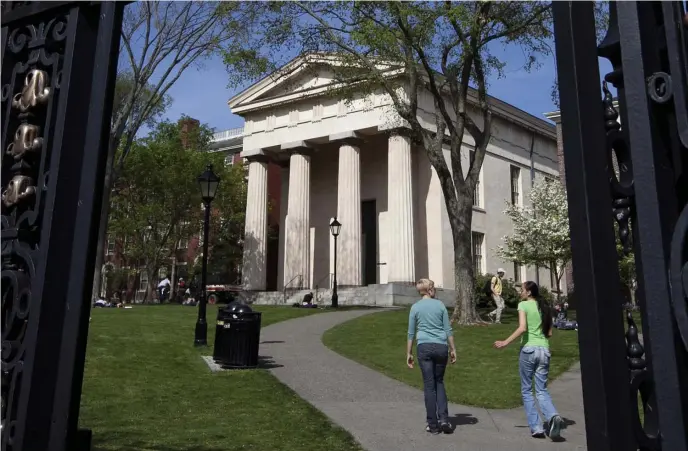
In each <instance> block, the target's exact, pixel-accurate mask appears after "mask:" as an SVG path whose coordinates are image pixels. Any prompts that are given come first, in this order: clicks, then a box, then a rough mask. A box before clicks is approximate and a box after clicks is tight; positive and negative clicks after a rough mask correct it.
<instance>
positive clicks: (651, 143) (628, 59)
mask: <svg viewBox="0 0 688 451" xmlns="http://www.w3.org/2000/svg"><path fill="white" fill-rule="evenodd" d="M615 7H616V9H617V12H618V30H619V40H620V43H621V46H620V47H621V70H622V77H623V85H624V94H625V96H624V99H620V101H622V102H624V104H625V106H626V110H627V121H628V123H627V126H626V127H625V129H626V130H627V133H628V143H629V148H630V156H631V161H632V165H633V183H634V197H633V201H634V203H633V210H634V215H633V226H634V231H635V236H636V240H635V241H636V242H635V243H634V244H635V251H636V254H635V255H636V260H639V261H640V262H641V263H642V270H641V272H640V273H639V275H638V276H639V278H640V279H641V280H642V284H641V285H640V286H641V287H642V289H641V292H640V299H641V301H642V318H643V332H644V348H645V351H646V356H647V360H648V362H649V363H650V365H649V371H648V374H647V375H646V377H645V379H647V380H648V382H651V385H650V387H648V391H647V393H648V394H649V395H651V398H648V399H647V400H646V402H645V404H648V403H651V404H652V405H651V407H652V409H653V412H652V413H651V415H652V417H653V418H652V420H653V422H654V423H656V425H657V426H659V431H648V433H647V434H646V433H645V431H642V430H640V429H638V432H640V433H641V434H640V437H639V439H640V444H641V445H648V447H652V448H655V449H657V447H658V446H659V447H661V449H665V450H672V451H673V450H676V451H679V450H680V451H688V366H686V365H688V359H686V352H687V349H686V348H685V347H684V343H683V342H682V341H681V336H680V330H679V329H678V325H677V323H676V319H675V316H674V312H673V309H672V299H671V287H670V284H669V278H670V268H669V259H670V254H671V252H672V249H671V242H672V235H673V234H674V230H675V227H676V224H677V220H678V216H679V213H680V211H681V209H685V208H686V196H688V183H687V180H686V176H687V175H688V173H687V171H688V168H686V167H685V165H687V164H688V142H683V143H682V142H681V140H680V137H679V134H680V133H684V136H685V133H688V122H686V121H685V114H686V112H687V110H686V109H685V105H686V104H685V102H686V100H687V99H688V97H687V94H688V86H686V73H688V65H686V63H687V61H686V56H687V55H686V53H685V52H686V50H688V45H687V44H688V42H686V40H685V38H686V36H688V32H687V31H686V27H685V25H683V24H682V19H683V16H684V14H685V11H682V8H681V3H679V2H663V3H660V2H638V3H636V2H621V3H619V4H617V5H615ZM667 32H669V33H673V37H674V38H673V39H672V38H671V35H668V34H667ZM677 33H678V34H679V35H682V37H683V39H677V38H678V36H677ZM681 41H682V42H681ZM672 44H673V45H674V49H673V51H672V52H670V51H669V49H668V46H669V45H672ZM681 47H682V48H681ZM676 62H677V63H678V64H677V65H674V66H673V67H671V66H672V65H673V63H676ZM677 101H678V102H683V109H682V110H681V109H679V108H677V106H678V105H677ZM677 113H678V114H683V117H684V122H683V123H682V124H680V125H681V126H682V128H683V130H680V128H679V127H678V126H679V123H678V122H677ZM676 232H677V233H679V234H683V235H684V236H685V234H686V230H676ZM677 251H678V252H684V250H683V249H679V250H677ZM684 258H685V256H684ZM683 262H684V263H685V262H686V260H685V259H684V260H683ZM681 271H685V273H684V277H686V276H688V268H685V269H683V268H682V269H681ZM684 281H685V282H688V278H686V279H684ZM686 288H688V287H686ZM674 302H675V303H676V302H678V303H680V304H681V305H682V306H683V309H684V311H685V306H686V297H685V295H684V296H683V297H682V299H674ZM684 333H688V330H685V331H684ZM686 338H688V335H686ZM639 388H640V387H639ZM646 429H647V428H646ZM657 432H659V442H658V443H657V440H654V439H655V438H656V435H655V434H656V433H657ZM648 439H649V440H648Z"/></svg>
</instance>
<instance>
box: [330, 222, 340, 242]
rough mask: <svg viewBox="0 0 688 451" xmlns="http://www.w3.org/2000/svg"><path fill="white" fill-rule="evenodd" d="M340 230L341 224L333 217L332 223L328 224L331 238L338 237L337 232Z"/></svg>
mask: <svg viewBox="0 0 688 451" xmlns="http://www.w3.org/2000/svg"><path fill="white" fill-rule="evenodd" d="M341 228H342V224H341V223H340V222H339V221H337V218H336V217H335V218H334V219H332V222H331V223H330V232H331V233H332V236H334V237H338V236H339V230H340V229H341Z"/></svg>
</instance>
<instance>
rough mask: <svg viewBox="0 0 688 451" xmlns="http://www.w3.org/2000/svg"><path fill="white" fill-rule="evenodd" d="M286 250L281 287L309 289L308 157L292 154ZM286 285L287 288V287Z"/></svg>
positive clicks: (309, 162)
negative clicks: (282, 285) (282, 284)
mask: <svg viewBox="0 0 688 451" xmlns="http://www.w3.org/2000/svg"><path fill="white" fill-rule="evenodd" d="M287 203H288V206H287V215H288V219H287V221H286V222H287V224H286V226H287V230H286V233H287V235H286V242H287V247H286V249H285V250H284V256H285V258H284V260H285V268H284V284H285V287H287V288H292V287H297V286H299V280H301V285H302V287H303V288H309V285H310V274H311V271H310V263H311V257H310V241H311V240H310V225H311V219H310V218H311V214H310V210H311V157H310V156H309V155H307V154H305V153H301V152H298V151H296V152H294V153H292V155H291V157H290V159H289V195H288V200H287ZM287 284H289V285H288V286H287Z"/></svg>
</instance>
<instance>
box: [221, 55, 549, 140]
mask: <svg viewBox="0 0 688 451" xmlns="http://www.w3.org/2000/svg"><path fill="white" fill-rule="evenodd" d="M341 64H342V60H341V58H339V57H338V56H337V55H334V54H308V55H303V56H300V57H297V58H295V59H293V60H292V61H290V62H289V63H287V64H286V65H285V66H283V67H282V68H281V69H280V70H278V71H276V72H275V73H273V74H271V75H268V76H267V77H265V78H263V79H261V80H259V81H258V82H256V83H254V84H253V85H251V86H249V87H248V88H247V89H245V90H244V91H242V92H241V93H239V94H237V95H235V96H234V97H232V98H231V99H229V101H228V102H227V103H228V105H229V107H230V109H231V110H232V113H234V114H241V113H247V112H249V111H258V110H263V109H267V108H270V107H275V106H278V105H283V104H288V103H291V102H294V101H300V100H305V99H308V98H312V97H318V96H324V95H326V93H327V91H329V90H336V89H341V88H342V87H343V84H342V82H337V81H335V82H330V83H327V84H324V85H320V86H314V87H309V88H305V89H299V90H295V91H292V92H289V93H285V94H283V95H277V96H272V97H268V98H263V99H260V100H257V99H258V98H259V97H260V96H261V95H262V94H265V93H266V92H268V91H270V90H271V89H273V88H275V87H277V86H278V85H280V84H282V83H284V82H285V81H286V80H287V79H289V78H291V77H294V76H295V75H297V74H299V73H301V72H303V71H304V70H305V69H306V68H307V67H308V66H309V65H332V66H339V65H341ZM380 69H381V70H383V71H384V72H385V76H386V77H388V78H395V77H400V76H403V74H404V72H403V69H399V68H397V67H394V66H392V65H390V64H382V63H381V64H380ZM447 89H448V88H447ZM468 102H469V104H471V105H472V106H478V104H479V102H478V93H477V90H476V89H474V88H470V87H469V91H468ZM488 103H489V104H490V107H491V109H492V113H493V115H494V116H497V117H500V118H501V119H504V120H506V121H508V122H512V123H515V124H517V125H519V126H521V127H522V128H524V129H526V130H529V131H532V132H534V133H537V134H539V135H541V136H544V137H546V138H549V139H553V140H556V127H554V126H553V125H552V124H551V123H549V122H547V121H545V120H544V119H540V118H538V117H536V116H534V115H532V114H530V113H527V112H525V111H523V110H522V109H520V108H517V107H515V106H513V105H511V104H508V103H506V102H504V101H502V100H500V99H498V98H496V97H492V96H489V95H488Z"/></svg>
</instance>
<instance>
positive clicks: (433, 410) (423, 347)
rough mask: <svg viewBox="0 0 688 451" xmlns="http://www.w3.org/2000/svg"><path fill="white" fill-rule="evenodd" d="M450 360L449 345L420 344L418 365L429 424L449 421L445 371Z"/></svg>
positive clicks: (433, 424)
mask: <svg viewBox="0 0 688 451" xmlns="http://www.w3.org/2000/svg"><path fill="white" fill-rule="evenodd" d="M448 360H449V347H448V346H447V345H441V344H438V343H423V344H419V345H418V366H420V372H421V374H422V375H423V393H424V395H425V413H426V415H427V421H428V425H430V426H435V425H437V424H438V420H439V423H446V422H448V421H449V412H448V407H447V392H446V391H445V389H444V371H445V370H446V369H447V362H448Z"/></svg>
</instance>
